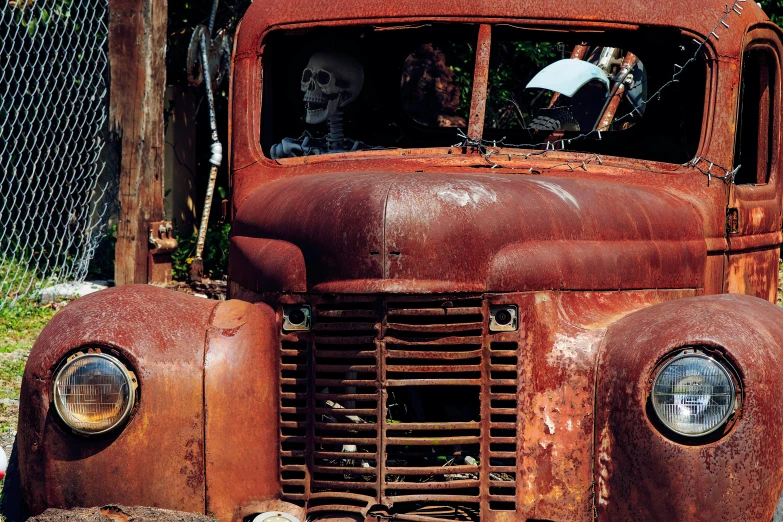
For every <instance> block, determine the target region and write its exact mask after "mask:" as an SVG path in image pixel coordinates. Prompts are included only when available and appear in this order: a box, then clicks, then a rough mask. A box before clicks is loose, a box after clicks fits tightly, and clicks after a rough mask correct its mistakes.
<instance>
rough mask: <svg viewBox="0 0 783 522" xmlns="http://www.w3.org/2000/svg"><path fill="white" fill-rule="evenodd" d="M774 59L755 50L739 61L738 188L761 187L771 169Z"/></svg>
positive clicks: (773, 118) (772, 158)
mask: <svg viewBox="0 0 783 522" xmlns="http://www.w3.org/2000/svg"><path fill="white" fill-rule="evenodd" d="M777 75H778V70H777V59H776V56H775V54H774V53H773V52H772V51H771V50H769V49H768V48H765V47H756V48H752V49H750V50H748V51H745V54H744V55H743V58H742V85H741V90H740V106H739V118H738V120H739V121H738V126H737V138H736V143H735V147H734V166H735V168H736V166H737V165H741V168H740V169H739V172H737V176H736V178H735V180H734V181H735V183H737V184H738V185H748V184H756V185H762V184H765V183H767V182H768V181H769V175H770V172H771V169H772V165H773V161H774V159H775V158H774V157H773V147H772V145H773V143H774V131H775V111H776V106H777V104H778V103H779V101H778V100H777V99H776V88H775V86H776V85H777V83H776V82H777Z"/></svg>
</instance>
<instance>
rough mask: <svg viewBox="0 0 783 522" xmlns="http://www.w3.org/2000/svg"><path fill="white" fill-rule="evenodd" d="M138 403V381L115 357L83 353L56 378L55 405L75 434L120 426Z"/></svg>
mask: <svg viewBox="0 0 783 522" xmlns="http://www.w3.org/2000/svg"><path fill="white" fill-rule="evenodd" d="M135 400H136V378H135V377H133V376H132V375H131V373H130V372H128V370H127V369H126V368H125V366H124V365H123V364H122V363H121V362H120V361H119V360H117V359H116V358H114V357H112V356H110V355H105V354H101V353H89V354H81V355H77V356H75V357H73V358H71V359H70V360H69V361H68V362H66V363H65V364H64V365H63V367H62V368H61V369H60V371H59V372H58V373H57V377H55V379H54V406H55V408H56V409H57V413H58V414H59V415H60V417H61V418H62V420H63V421H65V423H66V424H67V425H68V426H69V427H70V428H72V429H73V430H74V431H77V432H79V433H84V434H88V435H95V434H98V433H104V432H106V431H109V430H111V429H112V428H115V427H116V426H118V425H119V424H120V423H121V422H122V421H123V420H125V418H126V417H127V416H128V414H129V413H130V411H131V408H133V404H134V402H135Z"/></svg>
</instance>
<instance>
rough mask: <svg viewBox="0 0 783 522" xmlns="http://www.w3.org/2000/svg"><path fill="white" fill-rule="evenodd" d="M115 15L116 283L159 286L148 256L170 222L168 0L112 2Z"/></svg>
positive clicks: (112, 96)
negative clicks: (161, 224) (156, 225)
mask: <svg viewBox="0 0 783 522" xmlns="http://www.w3.org/2000/svg"><path fill="white" fill-rule="evenodd" d="M109 13H110V17H109V64H110V67H111V80H110V81H111V85H110V99H111V101H110V108H109V118H110V130H111V131H112V133H114V135H115V136H116V138H117V139H118V140H119V141H120V147H119V149H120V162H119V163H120V189H119V198H120V217H119V221H118V223H117V248H116V258H115V265H114V281H115V283H116V284H117V285H123V284H129V283H147V282H156V281H152V280H150V276H151V274H150V273H149V272H157V273H160V271H151V270H149V266H148V265H149V259H148V253H149V248H150V244H149V236H150V223H151V222H157V221H162V220H163V218H164V203H163V201H164V199H163V156H164V133H163V100H164V90H165V84H166V66H165V52H166V23H167V20H168V13H167V0H109ZM170 269H171V267H170V265H169V270H170Z"/></svg>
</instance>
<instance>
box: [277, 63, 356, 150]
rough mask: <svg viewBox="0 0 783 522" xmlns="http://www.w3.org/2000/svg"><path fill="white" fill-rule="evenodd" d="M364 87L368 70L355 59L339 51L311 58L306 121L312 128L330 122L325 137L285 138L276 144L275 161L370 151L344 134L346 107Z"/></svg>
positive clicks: (305, 78)
mask: <svg viewBox="0 0 783 522" xmlns="http://www.w3.org/2000/svg"><path fill="white" fill-rule="evenodd" d="M363 84H364V70H363V69H362V66H361V64H360V63H359V62H358V61H357V60H355V59H354V58H352V57H350V56H348V55H346V54H343V53H339V52H335V51H319V52H317V53H315V54H313V56H311V57H310V61H309V62H308V64H307V67H306V68H305V70H304V71H302V79H301V89H302V92H304V102H305V109H306V114H305V121H306V122H307V123H309V124H311V125H316V124H319V123H323V122H324V121H325V122H327V125H328V126H329V133H328V134H327V135H326V137H325V138H313V137H312V136H309V135H305V136H303V137H302V138H300V139H294V138H284V139H283V141H282V142H281V143H278V144H276V145H272V150H271V156H272V159H278V158H288V157H294V156H307V155H313V154H326V153H332V152H349V151H355V150H359V149H362V148H367V146H366V145H364V144H363V143H362V142H360V141H355V140H351V139H349V138H346V137H345V135H344V134H343V117H344V115H345V107H346V106H347V105H348V104H349V103H351V102H352V101H354V100H355V99H356V98H357V97H358V96H359V93H360V92H361V90H362V85H363Z"/></svg>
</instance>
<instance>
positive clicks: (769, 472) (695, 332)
mask: <svg viewBox="0 0 783 522" xmlns="http://www.w3.org/2000/svg"><path fill="white" fill-rule="evenodd" d="M688 346H696V347H698V346H702V347H707V348H708V349H709V350H711V352H712V353H714V354H716V356H719V357H720V358H721V359H723V361H724V362H725V363H728V364H729V365H731V366H733V367H734V369H735V370H736V375H737V376H738V379H739V381H740V383H741V387H742V402H741V408H740V409H739V411H738V412H737V414H736V415H735V419H734V420H733V421H730V422H729V424H727V428H726V429H725V430H723V432H721V433H717V434H715V435H713V436H709V438H702V439H701V440H699V439H692V440H691V439H686V438H684V437H683V438H679V439H678V438H677V437H676V436H675V437H673V436H672V435H671V434H669V436H666V435H664V434H663V431H662V430H660V429H659V428H657V427H656V419H655V418H654V416H655V413H654V411H653V410H652V408H651V407H650V406H649V393H650V389H651V386H652V380H653V373H654V371H655V370H656V367H657V366H658V365H659V364H660V363H661V362H662V361H663V360H665V359H666V358H667V357H668V356H670V355H671V354H672V353H675V352H677V351H678V350H679V349H681V348H683V347H688ZM781 348H783V309H781V308H779V307H777V306H775V305H773V304H771V303H769V302H767V301H763V300H761V299H758V298H755V297H750V296H745V295H714V296H703V297H693V298H685V299H679V300H676V301H671V302H667V303H663V304H659V305H655V306H651V307H649V308H646V309H643V310H640V311H637V312H634V313H632V314H629V315H628V316H626V317H624V318H622V319H621V320H619V321H617V322H616V323H615V324H613V325H612V326H611V327H610V328H609V330H608V332H607V335H606V338H605V340H604V343H603V344H602V347H601V351H600V354H599V359H598V371H597V378H596V403H595V404H596V406H595V421H596V422H595V441H594V444H595V456H594V459H595V460H594V480H595V492H596V493H595V504H596V508H597V512H598V519H599V520H639V521H642V520H662V521H663V520H681V521H686V520H688V521H689V520H694V521H695V520H759V521H765V522H766V521H769V520H770V519H771V518H772V514H773V512H774V511H775V506H776V504H777V501H778V498H779V496H780V493H781V489H782V488H783V473H782V472H781V470H782V469H783V422H782V421H783V394H781V389H783V365H781V363H780V362H781V355H783V351H782V349H781ZM664 431H665V430H664Z"/></svg>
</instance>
